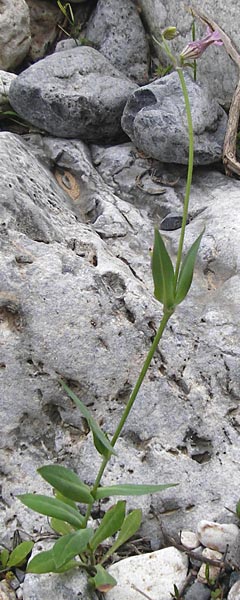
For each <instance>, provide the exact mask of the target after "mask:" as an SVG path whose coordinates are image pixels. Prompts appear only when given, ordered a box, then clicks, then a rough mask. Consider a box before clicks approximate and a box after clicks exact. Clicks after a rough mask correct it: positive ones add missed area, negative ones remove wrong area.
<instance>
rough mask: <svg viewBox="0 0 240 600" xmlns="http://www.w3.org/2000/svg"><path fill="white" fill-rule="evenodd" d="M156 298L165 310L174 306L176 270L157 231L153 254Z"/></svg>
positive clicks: (156, 230)
mask: <svg viewBox="0 0 240 600" xmlns="http://www.w3.org/2000/svg"><path fill="white" fill-rule="evenodd" d="M152 274H153V281H154V296H155V298H156V299H157V300H158V301H159V302H161V303H162V304H163V306H164V307H165V308H172V307H173V306H174V270H173V265H172V261H171V258H170V256H169V254H168V251H167V249H166V246H165V244H164V241H163V238H162V236H161V234H160V233H159V231H158V229H155V237H154V246H153V253H152Z"/></svg>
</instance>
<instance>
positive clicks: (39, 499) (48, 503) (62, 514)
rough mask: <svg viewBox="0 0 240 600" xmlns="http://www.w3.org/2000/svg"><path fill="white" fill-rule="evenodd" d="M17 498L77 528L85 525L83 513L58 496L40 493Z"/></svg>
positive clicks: (40, 511) (22, 495) (43, 513)
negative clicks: (58, 498)
mask: <svg viewBox="0 0 240 600" xmlns="http://www.w3.org/2000/svg"><path fill="white" fill-rule="evenodd" d="M17 498H18V499H19V500H20V501H21V502H22V503H23V504H25V506H28V508H31V509H32V510H35V511H36V512H38V513H40V514H41V515H47V516H48V517H55V519H60V521H66V523H70V525H72V526H73V527H75V528H76V529H80V528H81V527H82V525H83V522H84V518H83V517H82V515H80V513H79V512H78V511H77V510H75V509H74V508H72V507H71V506H68V505H67V504H66V503H65V502H61V500H57V498H50V497H49V496H42V495H40V494H21V495H20V496H17Z"/></svg>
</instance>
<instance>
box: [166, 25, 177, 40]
mask: <svg viewBox="0 0 240 600" xmlns="http://www.w3.org/2000/svg"><path fill="white" fill-rule="evenodd" d="M178 33H179V32H178V30H177V28H176V27H167V28H166V29H164V30H163V32H162V36H163V37H164V39H165V40H174V38H175V37H177V35H178Z"/></svg>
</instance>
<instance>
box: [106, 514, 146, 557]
mask: <svg viewBox="0 0 240 600" xmlns="http://www.w3.org/2000/svg"><path fill="white" fill-rule="evenodd" d="M141 521H142V511H141V509H140V508H136V509H135V510H133V511H132V512H130V513H129V515H127V516H126V518H125V519H124V521H123V524H122V527H121V530H120V531H119V534H118V536H117V539H116V540H115V542H114V543H113V545H112V546H111V548H109V550H108V551H107V553H106V554H105V555H104V557H103V559H102V561H101V564H102V563H103V562H105V561H106V560H107V559H108V558H109V556H111V555H112V554H113V553H114V552H116V550H117V549H118V548H119V547H120V546H122V544H125V542H127V540H129V538H131V537H132V536H133V535H134V533H136V531H138V529H139V527H140V525H141Z"/></svg>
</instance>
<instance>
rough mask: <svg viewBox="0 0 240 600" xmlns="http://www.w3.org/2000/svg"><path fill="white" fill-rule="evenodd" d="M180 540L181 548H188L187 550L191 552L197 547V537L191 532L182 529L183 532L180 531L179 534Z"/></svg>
mask: <svg viewBox="0 0 240 600" xmlns="http://www.w3.org/2000/svg"><path fill="white" fill-rule="evenodd" d="M180 539H181V543H182V544H183V546H185V548H188V549H189V550H193V549H195V548H198V546H199V539H198V536H197V535H196V533H194V532H193V531H188V530H187V529H183V531H181V534H180Z"/></svg>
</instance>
